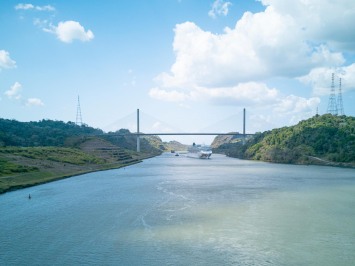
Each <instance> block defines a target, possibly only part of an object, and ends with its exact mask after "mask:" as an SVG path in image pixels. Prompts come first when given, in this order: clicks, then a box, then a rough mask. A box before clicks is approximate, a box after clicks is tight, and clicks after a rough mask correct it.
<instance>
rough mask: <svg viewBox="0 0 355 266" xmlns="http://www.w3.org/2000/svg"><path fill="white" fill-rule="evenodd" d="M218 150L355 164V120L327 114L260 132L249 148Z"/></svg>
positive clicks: (258, 156)
mask: <svg viewBox="0 0 355 266" xmlns="http://www.w3.org/2000/svg"><path fill="white" fill-rule="evenodd" d="M216 150H223V151H224V152H225V153H226V154H227V155H229V156H231V157H237V158H245V159H253V160H261V161H269V162H278V163H308V162H310V161H312V160H313V159H314V157H317V158H320V159H323V160H327V161H330V162H336V163H340V162H341V163H354V162H355V118H354V117H350V116H333V115H331V114H325V115H322V116H319V115H317V116H314V117H312V118H310V119H308V120H304V121H301V122H299V123H298V124H297V125H295V126H291V127H283V128H278V129H273V130H271V131H266V132H263V133H257V134H256V135H255V136H254V137H253V138H252V139H250V140H249V141H248V142H247V143H246V144H245V145H242V144H241V142H238V143H224V144H222V145H220V146H219V148H217V149H216Z"/></svg>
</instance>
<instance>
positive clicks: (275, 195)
mask: <svg viewBox="0 0 355 266" xmlns="http://www.w3.org/2000/svg"><path fill="white" fill-rule="evenodd" d="M29 194H31V199H28V195H29ZM354 261H355V170H354V169H343V168H334V167H333V168H332V167H320V166H295V165H281V164H270V163H262V162H253V161H243V160H238V159H232V158H228V157H224V156H222V155H216V154H214V155H213V156H212V158H211V159H210V160H199V159H193V158H187V157H184V156H179V157H177V156H173V154H168V153H166V154H163V155H161V156H159V157H155V158H152V159H148V160H145V161H144V162H143V163H140V164H136V165H133V166H130V167H126V168H121V169H117V170H110V171H103V172H96V173H90V174H85V175H81V176H76V177H72V178H68V179H64V180H60V181H57V182H52V183H48V184H44V185H40V186H36V187H31V188H27V189H23V190H18V191H14V192H10V193H6V194H3V195H0V265H322V266H323V265H354Z"/></svg>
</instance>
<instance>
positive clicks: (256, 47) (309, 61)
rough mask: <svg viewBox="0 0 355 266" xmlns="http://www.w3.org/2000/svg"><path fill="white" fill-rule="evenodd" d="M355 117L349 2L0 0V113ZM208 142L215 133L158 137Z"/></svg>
mask: <svg viewBox="0 0 355 266" xmlns="http://www.w3.org/2000/svg"><path fill="white" fill-rule="evenodd" d="M332 73H334V89H335V94H336V97H338V90H339V83H340V79H341V84H342V86H341V89H342V100H343V109H344V113H345V115H349V116H355V105H354V102H355V1H353V0H338V1H331V0H298V1H297V0H149V1H146V0H130V1H123V0H122V1H117V0H90V1H87V0H76V1H70V0H60V1H59V0H48V1H42V0H41V1H31V0H29V1H28V2H27V1H26V2H21V1H13V0H0V118H5V119H15V120H18V121H39V120H42V119H52V120H60V121H64V122H68V121H72V122H76V117H77V106H78V96H80V107H81V115H82V122H83V123H85V124H87V125H89V126H92V127H95V128H100V129H103V130H104V131H106V132H107V131H115V130H118V129H120V128H127V129H129V130H130V131H132V132H135V131H136V112H137V109H139V110H140V122H141V124H140V131H141V132H146V133H153V132H154V133H155V132H185V133H186V132H204V133H208V132H220V133H222V132H232V131H233V132H235V131H238V132H242V130H243V119H242V113H243V108H245V109H246V114H247V116H246V117H247V122H246V131H247V133H255V132H263V131H265V130H270V129H273V128H277V127H284V126H291V125H295V124H297V123H298V122H299V121H301V120H304V119H308V118H310V117H312V116H314V115H315V114H317V113H318V114H320V115H321V114H324V113H327V108H328V102H329V95H330V92H331V85H332ZM161 138H162V139H163V140H164V141H169V140H173V139H174V140H178V141H181V142H183V143H190V142H192V141H194V142H197V143H205V144H209V143H210V142H211V141H212V140H213V138H214V136H189V137H188V136H162V137H161Z"/></svg>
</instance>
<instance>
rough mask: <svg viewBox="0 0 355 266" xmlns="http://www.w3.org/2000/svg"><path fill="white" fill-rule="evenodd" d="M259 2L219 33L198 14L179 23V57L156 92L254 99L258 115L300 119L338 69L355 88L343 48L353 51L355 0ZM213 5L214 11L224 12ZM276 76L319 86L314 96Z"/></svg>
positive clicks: (241, 102) (165, 96)
mask: <svg viewBox="0 0 355 266" xmlns="http://www.w3.org/2000/svg"><path fill="white" fill-rule="evenodd" d="M260 2H261V3H262V4H263V5H264V6H265V10H264V11H262V12H258V13H252V12H245V13H244V14H243V16H242V17H241V18H240V19H239V20H238V21H236V24H235V26H234V27H231V28H229V27H226V28H225V29H224V31H223V32H222V33H220V34H216V33H212V32H209V31H207V30H204V29H202V28H200V27H199V26H198V25H196V24H195V23H193V22H184V23H181V24H177V25H176V26H175V29H174V31H175V36H174V41H173V51H174V53H175V61H174V63H173V64H172V65H171V67H170V69H169V70H167V71H164V72H162V73H160V74H159V75H157V76H156V78H155V80H154V81H155V82H156V84H157V86H156V88H154V89H151V91H150V93H149V94H150V96H151V97H153V98H155V99H159V100H166V101H176V102H179V103H183V102H188V101H191V100H193V101H198V100H201V101H209V102H211V103H213V104H222V105H238V106H250V107H253V109H258V110H259V111H260V112H263V113H262V117H261V116H259V117H258V118H257V119H256V120H255V121H261V120H264V121H269V122H270V121H272V120H273V119H274V120H275V121H276V120H278V119H279V120H280V121H281V120H282V121H286V120H287V122H290V121H291V122H297V121H299V120H300V119H304V118H307V117H309V116H311V115H312V114H313V115H314V114H315V112H316V109H317V106H318V105H319V103H320V98H319V96H321V95H323V94H325V93H324V91H326V94H328V93H329V87H330V78H331V73H332V72H334V70H335V71H336V72H337V73H338V74H337V75H338V77H342V78H343V80H344V82H343V88H344V90H345V91H346V90H350V89H351V88H355V78H354V77H355V64H352V65H348V66H345V64H346V60H345V57H344V55H343V51H344V47H345V49H348V50H349V51H355V29H354V26H353V25H355V2H354V1H353V0H340V2H334V1H330V0H324V1H319V0H307V1H293V0H260ZM214 3H215V4H216V6H217V5H219V6H221V5H222V3H225V2H223V1H215V2H214ZM213 10H214V8H212V9H211V11H210V12H211V16H212V17H213V16H216V15H217V14H218V13H217V11H213ZM220 14H223V13H220ZM339 18H341V19H339ZM275 77H277V78H282V79H284V80H291V79H298V80H299V81H301V82H303V83H304V84H307V85H310V86H311V87H313V88H314V89H313V96H311V97H309V98H307V97H300V96H297V91H295V92H294V93H293V94H289V93H286V94H285V93H283V88H273V87H269V86H268V85H267V83H268V81H270V79H273V78H275ZM325 89H326V90H325ZM286 117H287V119H286ZM285 124H288V123H285Z"/></svg>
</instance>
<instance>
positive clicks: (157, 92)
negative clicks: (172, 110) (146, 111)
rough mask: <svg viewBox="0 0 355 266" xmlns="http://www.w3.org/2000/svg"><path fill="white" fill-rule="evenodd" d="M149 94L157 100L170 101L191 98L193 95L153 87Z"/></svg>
mask: <svg viewBox="0 0 355 266" xmlns="http://www.w3.org/2000/svg"><path fill="white" fill-rule="evenodd" d="M149 96H150V97H152V98H154V99H157V100H163V101H168V102H181V101H185V100H187V99H188V98H191V95H188V94H186V93H183V92H178V91H176V90H164V89H160V88H153V89H151V90H150V91H149Z"/></svg>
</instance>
